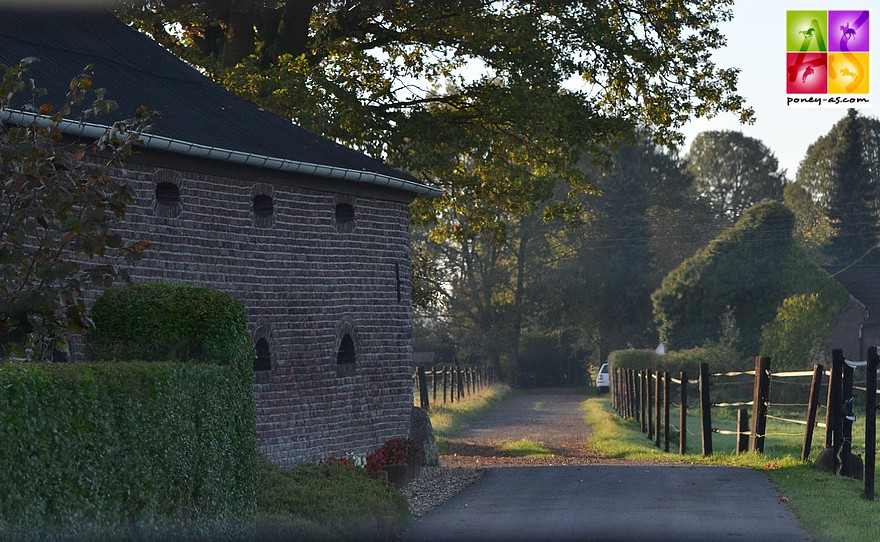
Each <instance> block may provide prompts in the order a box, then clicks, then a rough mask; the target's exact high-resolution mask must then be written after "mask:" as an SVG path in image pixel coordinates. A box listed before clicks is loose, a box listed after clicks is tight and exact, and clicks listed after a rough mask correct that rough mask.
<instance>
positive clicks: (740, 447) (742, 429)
mask: <svg viewBox="0 0 880 542" xmlns="http://www.w3.org/2000/svg"><path fill="white" fill-rule="evenodd" d="M736 432H737V433H738V434H737V435H736V455H739V454H741V453H743V452H747V451H748V450H749V409H747V408H741V409H739V410H738V411H737V413H736Z"/></svg>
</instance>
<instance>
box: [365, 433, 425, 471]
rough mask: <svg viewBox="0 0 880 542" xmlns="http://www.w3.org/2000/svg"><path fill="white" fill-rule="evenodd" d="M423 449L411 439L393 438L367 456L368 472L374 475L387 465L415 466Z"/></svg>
mask: <svg viewBox="0 0 880 542" xmlns="http://www.w3.org/2000/svg"><path fill="white" fill-rule="evenodd" d="M421 453H422V448H421V446H419V444H418V443H417V442H416V441H414V440H412V439H409V438H393V439H391V440H389V441H388V442H386V443H385V444H383V445H382V447H381V448H379V449H377V450H375V451H374V452H372V453H371V454H370V455H368V456H367V471H369V472H370V473H372V474H375V473H378V472H379V471H382V470H384V469H385V467H386V466H387V465H407V464H409V465H414V464H417V463H418V461H419V456H420V454H421Z"/></svg>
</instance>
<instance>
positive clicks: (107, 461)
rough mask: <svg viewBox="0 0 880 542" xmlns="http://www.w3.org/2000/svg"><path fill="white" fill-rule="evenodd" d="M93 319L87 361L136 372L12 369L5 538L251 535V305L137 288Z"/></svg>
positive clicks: (1, 410) (6, 387) (2, 414)
mask: <svg viewBox="0 0 880 542" xmlns="http://www.w3.org/2000/svg"><path fill="white" fill-rule="evenodd" d="M92 319H93V321H94V322H95V325H96V330H95V331H94V332H93V333H91V334H89V335H88V336H87V337H86V344H87V353H88V357H89V359H91V360H96V359H105V360H115V361H125V362H126V363H107V362H104V361H96V362H89V363H75V364H60V365H53V364H21V365H20V364H14V365H2V366H0V442H2V443H3V449H4V450H5V451H4V453H3V454H0V538H4V539H5V538H8V537H5V536H3V535H4V534H8V535H11V536H12V535H14V536H15V537H18V538H22V537H24V538H28V536H25V535H26V534H28V535H29V536H30V535H32V534H33V533H32V532H33V531H34V530H37V531H38V532H43V533H47V535H48V534H51V536H52V537H53V538H59V539H67V538H74V539H76V538H78V537H79V538H83V539H89V538H101V539H104V538H120V537H122V538H126V539H128V538H133V539H144V538H160V539H165V538H175V537H176V535H178V534H179V533H186V536H188V537H190V538H191V537H193V536H198V537H204V538H208V539H211V538H214V537H215V536H216V535H217V534H218V533H219V532H223V533H226V534H229V533H231V532H232V531H231V530H240V529H242V528H243V527H242V525H245V527H244V528H245V529H246V528H247V527H246V526H247V525H251V526H252V525H253V522H254V518H255V513H256V492H257V487H256V485H257V473H256V463H255V461H256V454H257V444H256V428H255V420H254V402H253V371H252V366H253V360H254V350H253V347H252V345H251V343H250V337H249V334H248V331H247V323H246V316H245V312H244V307H243V305H242V304H241V302H239V301H237V300H235V299H234V298H233V297H231V296H230V295H228V294H225V293H222V292H219V291H216V290H212V289H208V288H199V287H194V286H188V285H184V284H164V283H151V284H139V285H135V286H126V287H116V288H112V289H110V290H108V291H107V292H105V294H103V295H101V296H100V297H99V298H98V299H97V300H96V301H95V306H94V309H93V311H92ZM131 360H138V361H131ZM218 529H219V531H218ZM4 531H5V532H4ZM36 538H39V536H36Z"/></svg>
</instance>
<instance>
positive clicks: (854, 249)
mask: <svg viewBox="0 0 880 542" xmlns="http://www.w3.org/2000/svg"><path fill="white" fill-rule="evenodd" d="M796 182H797V184H798V185H799V186H800V187H802V188H803V189H804V190H805V191H807V193H809V194H810V196H811V197H812V198H813V200H814V201H815V202H816V203H817V205H818V207H819V208H820V209H821V210H822V212H823V213H824V215H825V217H826V218H827V220H828V223H829V225H830V226H831V235H830V238H828V240H827V242H826V244H825V245H824V250H825V253H826V255H827V256H828V258H829V259H830V261H831V262H832V263H835V264H839V265H848V264H851V263H854V262H856V261H860V262H862V263H876V262H878V261H880V252H878V251H876V250H875V248H876V247H877V243H878V242H880V226H878V208H880V120H877V119H876V118H869V117H863V116H861V115H859V114H858V111H856V110H855V109H850V110H849V111H848V112H847V115H846V116H845V117H844V118H843V119H841V120H840V121H838V122H837V123H836V124H835V125H834V126H832V127H831V129H830V130H829V131H828V133H827V134H825V135H824V136H822V137H820V138H819V139H818V140H816V142H815V143H813V144H812V145H810V147H809V148H808V149H807V154H806V156H805V157H804V159H803V161H802V162H801V164H800V167H799V168H798V173H797V181H796Z"/></svg>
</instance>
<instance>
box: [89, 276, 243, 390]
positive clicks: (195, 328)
mask: <svg viewBox="0 0 880 542" xmlns="http://www.w3.org/2000/svg"><path fill="white" fill-rule="evenodd" d="M91 318H92V321H93V322H94V323H95V330H94V331H93V332H91V333H89V334H88V335H87V336H86V355H87V357H88V358H89V359H92V360H108V361H109V360H123V361H125V360H132V359H137V360H143V361H168V360H177V361H198V362H211V363H219V364H221V365H225V364H238V363H241V364H242V367H241V368H242V369H243V370H244V371H243V372H246V373H248V374H250V373H251V372H252V368H253V360H254V351H253V345H251V340H250V336H249V335H248V332H247V317H246V314H245V311H244V306H243V305H242V303H241V301H239V300H237V299H235V298H233V297H232V296H230V295H229V294H227V293H224V292H220V291H218V290H214V289H211V288H203V287H199V286H192V285H189V284H183V283H175V284H169V283H164V282H147V283H140V284H135V285H131V286H117V287H113V288H110V289H108V290H107V291H106V292H104V293H103V294H101V295H100V296H99V297H98V298H97V299H96V300H95V304H94V306H93V307H92V312H91Z"/></svg>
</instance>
